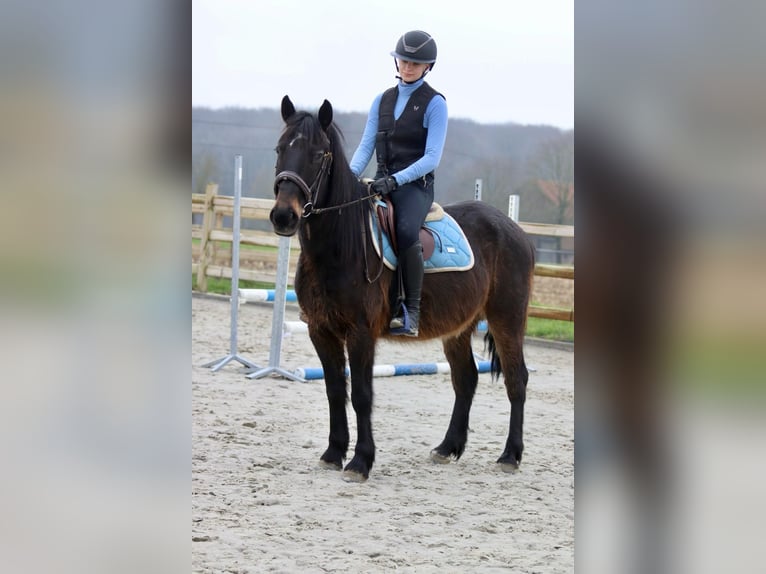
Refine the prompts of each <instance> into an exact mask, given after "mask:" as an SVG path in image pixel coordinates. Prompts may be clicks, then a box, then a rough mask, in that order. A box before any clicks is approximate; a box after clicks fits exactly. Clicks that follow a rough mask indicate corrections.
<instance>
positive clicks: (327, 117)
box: [319, 100, 332, 131]
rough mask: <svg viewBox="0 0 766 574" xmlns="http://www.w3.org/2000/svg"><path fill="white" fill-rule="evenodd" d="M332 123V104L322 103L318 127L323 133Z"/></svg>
mask: <svg viewBox="0 0 766 574" xmlns="http://www.w3.org/2000/svg"><path fill="white" fill-rule="evenodd" d="M331 123H332V104H331V103H330V102H328V101H327V100H325V101H324V102H323V103H322V107H321V108H319V125H320V126H322V129H323V130H324V131H327V128H329V127H330V124H331Z"/></svg>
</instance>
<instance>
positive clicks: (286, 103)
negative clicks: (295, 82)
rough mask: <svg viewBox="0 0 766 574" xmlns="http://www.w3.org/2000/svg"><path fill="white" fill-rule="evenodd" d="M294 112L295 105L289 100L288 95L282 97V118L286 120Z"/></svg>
mask: <svg viewBox="0 0 766 574" xmlns="http://www.w3.org/2000/svg"><path fill="white" fill-rule="evenodd" d="M294 113H295V106H294V105H293V103H292V102H291V101H290V96H285V97H284V98H282V119H283V120H284V121H287V120H288V118H289V117H290V116H292V115H293V114H294Z"/></svg>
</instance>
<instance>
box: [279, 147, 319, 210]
mask: <svg viewBox="0 0 766 574" xmlns="http://www.w3.org/2000/svg"><path fill="white" fill-rule="evenodd" d="M331 165H332V152H331V151H326V152H324V155H323V156H322V165H320V166H319V171H318V172H317V174H316V177H314V181H313V182H311V185H308V184H307V183H306V181H305V180H304V179H303V178H302V177H301V176H300V175H299V174H297V173H296V172H294V171H290V170H285V171H280V172H279V173H278V174H277V176H276V177H275V178H274V194H277V193H278V192H279V184H280V183H282V182H283V181H290V182H292V183H294V184H295V185H297V186H298V189H300V190H301V191H302V192H303V196H304V197H305V198H306V203H305V204H304V205H303V217H304V218H306V217H308V216H309V215H311V214H312V213H317V212H319V211H320V210H319V209H314V203H316V199H317V195H318V193H319V188H320V187H321V186H322V182H323V181H324V180H326V179H327V174H328V173H329V172H330V166H331Z"/></svg>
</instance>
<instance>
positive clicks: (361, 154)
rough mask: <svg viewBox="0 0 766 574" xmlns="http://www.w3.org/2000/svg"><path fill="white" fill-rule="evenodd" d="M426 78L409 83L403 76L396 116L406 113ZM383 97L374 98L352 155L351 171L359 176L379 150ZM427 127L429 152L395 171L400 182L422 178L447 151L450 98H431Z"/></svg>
mask: <svg viewBox="0 0 766 574" xmlns="http://www.w3.org/2000/svg"><path fill="white" fill-rule="evenodd" d="M423 81H424V80H423V79H420V80H418V81H417V82H414V83H412V84H405V83H404V82H403V81H401V80H399V94H398V96H397V97H396V104H395V106H394V118H395V119H399V116H401V115H402V112H403V111H404V108H405V106H406V105H407V101H408V100H409V99H410V96H411V95H412V93H413V92H414V91H415V90H417V89H418V88H419V87H420V86H421V85H422V84H423ZM382 97H383V94H382V93H380V94H378V95H377V96H376V98H375V99H374V100H373V102H372V105H371V106H370V112H369V114H368V115H367V125H365V127H364V133H363V134H362V140H361V141H360V142H359V146H358V147H357V148H356V151H355V152H354V155H353V157H352V158H351V164H350V165H351V171H353V172H354V174H355V175H356V176H357V177H359V175H360V174H361V173H362V172H363V171H364V169H365V168H366V167H367V164H368V163H369V162H370V159H371V158H372V156H373V153H374V152H375V136H376V134H377V133H378V116H379V111H380V100H381V98H382ZM423 127H424V128H426V129H427V130H428V136H427V137H426V149H425V153H424V154H423V157H421V158H420V159H419V160H417V161H416V162H415V163H413V164H412V165H411V166H409V167H407V168H405V169H403V170H401V171H398V172H396V173H394V174H391V175H393V177H394V179H396V183H397V185H404V184H405V183H409V182H411V181H414V180H416V179H418V178H421V177H423V176H425V175H426V174H429V173H431V172H432V171H433V170H435V169H436V168H437V166H438V165H439V161H441V158H442V152H443V151H444V141H445V140H446V139H447V102H446V101H445V100H444V98H443V97H441V96H438V95H437V96H434V97H433V98H431V101H430V102H429V103H428V107H427V108H426V113H425V116H424V117H423Z"/></svg>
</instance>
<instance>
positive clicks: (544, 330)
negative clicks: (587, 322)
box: [527, 317, 574, 343]
mask: <svg viewBox="0 0 766 574" xmlns="http://www.w3.org/2000/svg"><path fill="white" fill-rule="evenodd" d="M527 336H528V337H539V338H540V339H551V340H553V341H566V342H569V343H574V323H573V322H571V321H556V320H555V319H540V318H539V317H529V318H527Z"/></svg>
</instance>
